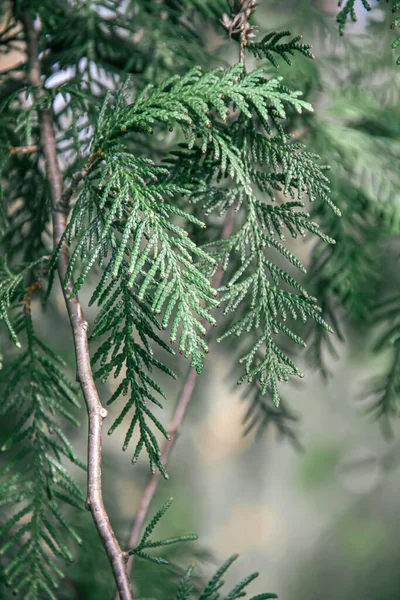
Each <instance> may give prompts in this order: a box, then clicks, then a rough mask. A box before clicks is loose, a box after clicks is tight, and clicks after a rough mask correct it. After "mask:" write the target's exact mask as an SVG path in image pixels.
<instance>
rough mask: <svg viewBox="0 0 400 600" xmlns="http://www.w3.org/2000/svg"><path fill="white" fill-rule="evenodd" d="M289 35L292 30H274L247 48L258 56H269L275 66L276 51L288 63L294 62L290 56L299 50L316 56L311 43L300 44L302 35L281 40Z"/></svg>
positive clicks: (307, 54) (310, 55)
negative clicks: (311, 49) (286, 40)
mask: <svg viewBox="0 0 400 600" xmlns="http://www.w3.org/2000/svg"><path fill="white" fill-rule="evenodd" d="M288 35H291V33H290V31H278V32H275V31H272V32H271V33H267V35H265V36H264V37H263V39H262V40H260V41H259V42H252V43H250V44H248V45H247V50H249V51H250V52H251V53H252V54H254V56H255V57H256V58H259V59H262V58H264V57H265V58H267V59H268V60H269V61H270V62H271V63H272V64H273V65H274V67H278V63H277V61H276V58H275V56H274V53H275V54H277V55H278V56H281V57H282V58H283V60H284V61H285V62H286V63H287V64H288V65H291V64H292V61H291V59H290V56H294V54H295V52H299V53H300V54H303V55H304V56H306V57H307V58H314V56H313V54H312V53H311V52H310V48H311V46H310V45H309V44H299V41H300V40H301V38H302V36H301V35H297V36H295V37H294V38H292V39H291V40H289V41H288V42H281V39H282V38H284V37H287V36H288Z"/></svg>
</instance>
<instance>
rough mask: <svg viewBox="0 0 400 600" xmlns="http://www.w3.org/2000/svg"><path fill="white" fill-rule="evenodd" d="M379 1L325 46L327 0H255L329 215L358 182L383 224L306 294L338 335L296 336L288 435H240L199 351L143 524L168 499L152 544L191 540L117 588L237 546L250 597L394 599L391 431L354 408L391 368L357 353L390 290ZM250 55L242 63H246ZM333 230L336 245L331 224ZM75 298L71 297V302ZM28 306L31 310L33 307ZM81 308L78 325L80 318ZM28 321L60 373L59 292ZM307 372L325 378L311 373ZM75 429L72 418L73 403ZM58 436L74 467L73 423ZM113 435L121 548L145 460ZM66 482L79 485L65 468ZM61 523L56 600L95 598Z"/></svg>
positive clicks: (101, 578) (173, 391)
mask: <svg viewBox="0 0 400 600" xmlns="http://www.w3.org/2000/svg"><path fill="white" fill-rule="evenodd" d="M359 4H361V2H360V3H359ZM381 4H382V6H380V7H378V6H377V5H374V10H373V11H372V12H371V13H367V12H365V11H364V10H363V9H362V7H361V6H360V7H359V11H358V14H359V19H358V21H357V23H355V24H349V25H348V26H347V27H346V36H345V37H344V38H340V37H339V35H338V28H337V24H336V21H335V15H336V13H337V11H338V8H337V2H336V1H335V0H318V1H317V0H316V1H315V2H314V1H312V0H297V1H290V0H288V1H285V2H284V3H283V2H279V1H277V0H260V7H259V10H258V13H257V23H258V25H259V27H260V34H261V35H262V34H263V33H267V32H268V31H271V30H286V29H287V30H290V31H291V33H292V34H294V35H296V34H302V35H303V38H304V42H305V43H310V44H312V46H313V53H314V54H315V56H316V60H315V61H313V62H310V61H307V60H306V59H305V58H303V57H295V58H294V59H293V63H294V65H293V66H292V67H289V66H288V65H285V64H284V63H283V61H282V60H279V65H280V66H279V69H278V74H279V75H282V76H283V77H284V81H287V82H288V85H289V84H290V86H291V87H292V88H295V89H300V90H303V92H304V95H305V97H306V99H307V100H309V101H311V102H312V104H313V105H314V107H315V113H314V114H313V115H311V116H307V117H306V118H297V117H293V123H292V125H293V131H296V132H300V133H299V136H300V137H301V138H302V140H301V141H304V142H305V143H306V144H307V145H308V146H309V147H310V149H311V150H312V151H316V152H318V153H319V154H321V155H322V159H323V161H324V162H326V163H328V164H330V165H331V167H332V169H331V172H332V177H331V180H332V188H333V196H334V199H335V201H338V203H339V206H340V207H341V208H342V207H343V206H345V205H346V203H348V205H349V206H350V204H351V202H352V201H353V196H352V194H353V193H355V192H354V190H356V192H357V193H359V191H360V190H362V193H363V194H364V195H365V197H367V198H368V202H369V204H368V207H369V208H371V206H373V205H374V203H375V204H376V213H375V214H376V215H378V217H379V219H381V220H384V219H390V222H391V227H390V228H388V230H387V232H386V231H385V232H383V230H382V231H380V230H379V227H378V226H377V223H379V222H380V221H379V220H375V221H373V222H372V224H371V226H370V227H369V229H367V230H366V231H364V230H363V231H361V233H360V231H359V230H357V231H355V230H352V231H351V232H350V233H349V238H348V240H347V242H346V243H348V245H349V244H350V242H351V244H352V247H351V251H349V252H351V253H352V254H351V256H352V257H353V258H354V257H357V256H358V253H360V256H361V255H362V256H365V250H366V246H367V245H368V252H369V254H368V257H369V258H368V262H369V265H368V266H370V265H371V264H372V263H373V264H374V276H372V277H364V274H363V272H362V265H361V266H360V265H358V264H356V266H353V264H352V269H354V270H353V271H349V273H346V275H345V277H344V280H345V282H344V283H343V288H340V286H339V284H338V286H339V287H336V288H333V287H332V285H331V283H330V282H329V281H328V282H325V284H326V288H325V287H324V285H325V284H324V281H323V280H321V279H318V281H317V284H316V288H317V289H316V295H318V296H319V297H321V296H322V301H323V302H325V300H326V302H328V301H331V300H329V298H328V288H329V293H330V299H332V298H334V310H335V314H336V315H337V319H338V321H339V323H340V331H341V332H342V333H343V338H344V339H343V340H342V341H340V340H339V339H338V336H337V335H335V336H333V337H332V344H333V346H334V350H335V352H336V356H334V355H333V353H332V351H331V350H330V349H329V347H328V346H327V344H326V341H325V340H324V339H318V334H316V333H315V332H311V333H310V348H309V351H306V352H303V353H301V354H300V355H299V357H298V359H297V360H298V361H299V364H300V365H302V370H303V372H305V374H306V377H305V379H304V380H302V381H301V382H300V383H297V384H296V385H290V387H288V389H287V391H286V394H285V397H286V399H287V405H288V410H290V411H291V413H293V416H294V418H293V420H289V421H287V422H286V423H285V432H286V433H289V435H279V427H276V426H275V425H274V423H273V422H271V423H268V426H267V427H264V428H261V429H260V430H259V431H258V432H257V428H253V429H252V430H251V431H250V432H249V433H248V434H247V435H246V436H244V435H243V432H244V426H243V420H244V419H245V415H246V412H247V409H248V401H246V399H243V397H242V394H243V391H245V390H243V389H242V388H239V387H237V386H236V385H235V380H236V379H235V373H234V372H233V368H232V364H233V363H234V359H235V358H236V353H235V348H233V347H232V345H226V346H224V345H223V344H221V345H219V346H218V347H216V343H215V342H214V343H213V344H212V350H211V357H210V358H209V359H208V361H207V363H206V367H205V369H204V373H203V375H202V376H201V377H200V378H198V381H197V386H196V389H195V395H194V398H193V401H192V402H191V405H190V407H189V412H188V415H187V418H186V421H185V423H184V427H183V429H182V433H181V436H180V438H179V440H178V442H177V444H176V447H175V448H174V451H173V454H172V459H171V460H170V464H169V468H168V472H169V475H170V479H169V481H163V480H160V482H159V487H158V490H157V493H156V496H155V499H154V502H153V504H152V506H151V511H150V514H154V513H155V512H156V510H158V508H160V506H161V505H162V503H163V502H164V501H166V500H167V499H168V498H170V497H173V498H174V503H173V505H172V507H171V509H170V510H169V512H168V516H167V518H165V519H163V520H162V521H161V523H160V524H159V526H158V528H157V530H156V532H155V535H156V537H157V538H158V539H162V538H163V537H165V536H167V537H168V536H175V535H179V534H185V533H197V534H199V541H198V542H195V543H189V544H185V545H183V546H182V547H180V548H178V549H177V550H175V551H174V550H172V551H167V552H164V553H163V554H162V555H163V556H164V555H165V556H166V557H167V558H168V559H170V561H171V564H170V565H169V566H157V565H152V564H148V563H146V562H144V561H142V560H140V559H137V561H136V568H135V577H134V583H135V586H136V588H137V590H138V595H139V596H143V597H146V598H149V599H150V598H154V599H156V598H157V599H158V600H162V599H164V598H171V597H173V591H174V590H175V589H176V581H177V579H178V578H179V577H180V575H181V574H182V572H183V571H184V570H185V568H186V567H187V566H188V565H189V564H190V563H191V562H192V561H193V560H196V561H197V562H198V567H197V568H196V577H197V578H198V579H199V580H203V578H205V577H207V576H208V575H210V573H211V572H213V571H214V570H215V568H216V567H217V566H218V565H219V564H220V563H221V562H222V561H223V560H224V559H225V558H227V557H228V556H229V555H230V554H232V553H234V552H238V553H239V554H240V560H239V561H237V562H236V563H235V564H234V566H233V568H232V569H231V571H230V572H229V573H228V575H227V580H228V581H229V582H232V583H233V582H236V581H238V579H240V578H241V577H242V576H244V575H246V574H248V573H250V572H253V571H259V572H260V577H259V578H258V579H257V580H256V582H255V583H254V584H253V585H252V588H251V591H252V592H253V594H256V593H261V592H262V591H271V592H276V593H277V594H278V595H279V597H280V598H282V599H284V600H317V599H318V600H320V599H321V598H323V599H324V600H331V599H332V600H333V599H335V600H336V599H337V598H351V600H361V599H363V600H365V598H368V599H369V600H395V599H398V598H400V574H399V573H400V572H399V569H398V564H399V561H400V546H399V543H398V540H399V536H400V509H399V502H398V498H399V493H400V437H399V434H400V427H399V425H398V424H397V423H396V421H394V423H393V426H392V436H391V437H388V436H387V435H386V436H384V435H383V433H384V431H383V430H382V428H381V427H380V426H379V424H378V423H377V422H376V420H375V419H374V418H373V416H372V415H371V414H365V413H366V408H368V402H367V400H368V399H367V393H366V390H367V389H368V383H369V381H370V380H371V378H373V377H374V376H375V375H379V374H382V373H385V372H386V370H387V368H388V365H390V363H391V360H392V355H391V352H390V350H389V351H388V352H383V353H382V352H381V353H379V354H376V353H375V352H374V342H375V340H376V338H377V335H378V334H379V327H378V328H376V327H374V322H373V319H372V320H371V318H370V313H369V310H368V307H369V306H370V303H373V302H376V300H379V299H380V298H381V297H385V295H387V294H390V292H394V291H396V289H398V285H399V283H400V273H399V271H400V269H399V268H398V263H397V256H398V254H399V243H398V242H399V240H398V236H396V234H395V232H396V227H397V225H396V223H398V216H397V210H398V208H397V206H400V195H399V190H400V185H399V182H398V179H397V175H396V173H397V172H398V158H399V154H400V151H399V137H398V133H399V132H400V119H399V116H400V114H399V102H398V100H399V95H400V85H399V84H400V68H399V67H397V69H396V66H395V57H394V56H393V53H391V51H390V39H391V35H392V34H391V32H390V28H389V22H390V14H389V11H388V10H386V6H384V3H383V2H381ZM383 8H384V9H385V10H382V9H383ZM202 35H203V36H204V41H205V44H206V45H207V47H208V49H209V52H210V53H212V54H213V55H214V56H215V59H213V61H214V62H215V64H218V63H219V62H221V60H222V61H226V62H227V63H233V62H234V61H235V60H236V57H235V56H234V54H233V52H234V50H235V48H234V47H233V46H232V44H231V43H228V41H227V39H226V38H225V37H224V34H223V32H222V31H221V32H220V33H218V32H216V30H215V28H213V27H211V26H210V28H209V29H207V28H205V29H204V32H202ZM10 60H15V57H14V58H13V57H12V56H7V57H3V56H1V57H0V61H1V62H0V68H5V66H6V61H10ZM256 62H257V61H255V60H254V59H250V60H249V63H248V68H250V67H251V66H252V64H254V65H255V64H256ZM268 68H270V69H271V73H272V72H273V71H274V68H273V67H272V66H271V67H268ZM366 121H368V127H369V129H366V126H365V122H366ZM354 123H363V127H361V126H360V127H358V126H357V127H356V126H355V125H354ZM353 125H354V126H353ZM385 128H386V129H385ZM389 130H390V134H389V133H388V131H389ZM366 131H367V132H368V135H367V133H366ZM385 140H386V142H385ZM396 159H397V162H396ZM358 206H362V205H361V204H357V207H358ZM387 207H389V208H387ZM386 209H387V210H386ZM358 210H359V209H358V208H357V211H358ZM360 210H361V209H360ZM388 215H389V216H388ZM363 216H364V215H361V218H363ZM367 216H368V215H367V214H366V215H365V219H367ZM322 221H323V219H322ZM393 223H394V225H393ZM328 225H329V223H328ZM339 234H340V236H342V237H345V236H346V231H340V232H339ZM334 237H335V235H334ZM339 241H340V240H338V247H339V246H340V244H339ZM290 243H291V244H292V248H291V249H292V250H293V251H294V252H295V254H296V255H298V256H299V257H300V258H301V259H302V260H303V261H304V262H305V263H306V264H307V263H309V264H311V263H312V260H313V258H312V252H313V249H314V242H313V241H309V240H307V239H306V240H303V239H301V240H299V241H293V242H290ZM347 247H348V246H346V248H347ZM363 253H364V254H363ZM341 260H342V263H340V262H338V263H336V267H335V269H336V272H334V273H332V278H334V277H336V276H337V275H339V274H343V273H344V271H345V270H346V268H347V267H348V266H349V267H350V259H348V257H347V258H346V257H344V258H343V257H342V259H341ZM340 265H341V266H340ZM346 277H347V279H348V281H347V280H346ZM346 281H347V283H346ZM329 286H330V287H329ZM346 286H347V287H346ZM352 286H353V288H352ZM348 289H350V292H349V293H347V292H348ZM325 296H326V297H325ZM89 297H90V290H87V292H86V297H85V295H84V294H83V295H82V298H81V299H82V302H83V305H85V303H86V301H87V299H88V298H89ZM361 305H362V306H364V305H365V307H366V309H365V310H361V309H360V306H361ZM35 310H36V311H38V312H40V311H41V308H40V305H39V304H37V305H36V306H35ZM86 312H87V317H88V319H89V322H90V321H92V320H93V318H94V316H95V313H93V312H92V313H91V312H90V310H89V311H88V309H86ZM39 327H40V330H41V333H42V335H43V337H45V338H48V339H52V346H53V348H54V350H55V351H57V352H58V353H59V354H61V355H62V356H63V357H64V358H65V359H66V360H67V361H68V363H69V364H71V365H73V360H74V359H73V355H72V340H71V336H70V332H69V329H68V326H67V323H66V321H65V315H64V304H63V300H62V298H61V294H58V299H57V301H56V302H55V303H54V304H53V307H52V308H51V309H49V310H48V311H47V312H46V314H43V318H42V319H41V320H40V325H39ZM55 328H56V330H57V335H58V337H57V339H56V340H54V335H53V333H54V329H55ZM163 358H164V359H165V357H163ZM302 363H303V364H302ZM321 364H322V365H323V367H324V369H323V370H324V372H326V373H327V372H329V375H328V376H327V377H323V376H322V374H321V368H320V367H321ZM171 366H172V367H173V368H174V370H175V371H176V372H177V373H178V376H179V378H180V379H178V381H179V380H180V381H182V380H183V378H184V377H185V375H186V373H187V369H188V365H187V363H186V362H183V361H180V360H179V358H174V360H171ZM110 385H111V384H106V385H105V386H100V391H101V394H102V395H103V397H104V398H106V397H108V396H109V395H110ZM163 385H164V389H165V390H166V391H167V392H168V394H167V397H168V401H167V402H166V403H165V404H166V406H165V409H164V411H163V415H162V422H163V423H164V424H165V423H168V420H169V414H170V413H171V412H172V409H173V406H174V402H175V398H177V397H178V395H179V392H180V387H179V384H172V383H171V381H169V380H166V381H165V382H163ZM242 387H243V386H242ZM115 410H118V407H116V408H115ZM112 412H113V410H111V413H112ZM111 416H112V415H111ZM80 419H81V421H82V425H83V426H85V425H86V423H85V416H84V411H83V410H82V414H81V415H80ZM287 427H288V428H289V429H288V430H287V429H286V428H287ZM281 433H282V430H281ZM68 434H69V436H70V439H72V441H73V442H74V443H75V447H76V449H77V451H78V453H79V454H80V456H81V457H82V458H83V457H84V455H85V434H84V429H82V430H81V431H79V430H78V431H75V430H71V431H69V432H68ZM124 435H125V430H124V428H123V427H121V428H119V429H118V430H117V431H116V433H115V434H114V435H113V436H112V437H108V436H105V439H104V495H105V503H106V506H107V508H108V510H109V512H110V515H111V520H112V523H113V524H114V527H115V529H116V531H117V533H118V536H119V539H120V540H121V542H126V541H127V540H128V538H129V530H130V527H131V525H132V521H133V516H134V514H135V511H136V508H137V506H138V503H139V500H140V497H141V494H142V492H143V489H144V487H145V485H146V482H147V481H148V477H149V472H148V463H147V460H146V458H145V457H144V456H143V459H142V461H140V462H139V464H138V465H136V466H132V465H131V463H130V456H128V455H125V454H122V452H121V446H122V443H123V439H124ZM76 475H77V477H80V478H81V479H82V474H81V473H77V474H76ZM82 486H84V480H83V479H82ZM74 520H75V525H76V527H77V528H78V530H80V533H81V535H82V537H83V538H84V539H85V540H86V542H85V544H84V545H83V547H82V548H79V549H75V550H74V552H75V556H76V560H75V562H74V564H73V565H72V567H71V568H70V569H69V570H68V579H67V582H66V588H65V589H64V590H61V591H60V598H64V597H65V598H76V599H80V598H87V599H92V598H93V599H94V598H96V599H103V598H111V597H112V589H113V584H112V581H111V579H110V574H109V568H108V565H107V562H106V559H105V557H104V552H103V549H102V547H101V546H100V544H99V541H98V539H97V533H96V532H95V531H94V529H93V526H92V522H91V518H90V515H89V514H86V513H82V515H78V516H76V515H74ZM195 581H196V579H195Z"/></svg>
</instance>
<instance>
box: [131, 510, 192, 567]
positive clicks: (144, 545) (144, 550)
mask: <svg viewBox="0 0 400 600" xmlns="http://www.w3.org/2000/svg"><path fill="white" fill-rule="evenodd" d="M172 501H173V499H172V498H170V499H169V500H168V501H167V502H166V503H165V504H164V505H163V506H162V507H161V508H160V510H159V511H157V513H156V514H155V515H154V517H153V518H152V519H151V521H150V523H149V524H148V525H147V527H146V528H145V530H144V532H143V535H142V538H141V540H140V542H139V543H138V545H137V546H135V548H132V549H131V550H129V551H128V555H129V556H132V555H133V554H134V555H135V556H139V557H140V558H144V559H145V560H149V561H151V562H155V563H157V564H158V565H168V564H169V562H168V560H166V559H165V558H161V557H159V556H154V555H153V554H150V553H149V552H148V551H149V550H152V549H155V548H163V547H165V546H171V545H172V544H179V543H181V542H193V541H196V540H197V539H198V536H197V535H181V536H178V537H173V538H167V539H165V540H159V541H156V540H150V539H149V538H150V536H151V534H152V533H153V530H154V528H155V527H156V525H157V524H158V522H159V521H160V520H161V519H162V518H163V516H164V515H165V513H166V512H167V510H168V509H169V508H170V506H171V504H172Z"/></svg>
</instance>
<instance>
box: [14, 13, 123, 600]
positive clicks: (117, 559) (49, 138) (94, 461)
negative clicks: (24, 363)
mask: <svg viewBox="0 0 400 600" xmlns="http://www.w3.org/2000/svg"><path fill="white" fill-rule="evenodd" d="M21 19H22V23H23V26H24V30H25V35H26V42H27V54H28V77H29V80H30V83H31V85H32V86H33V87H34V88H35V89H36V98H37V99H39V98H40V97H43V94H44V92H43V90H42V87H41V73H40V62H39V41H38V31H37V30H36V28H35V24H34V20H33V17H32V15H31V13H30V11H29V9H26V10H25V11H24V12H22V15H21ZM38 120H39V127H40V144H41V150H42V152H43V155H44V160H45V164H46V170H47V176H48V180H49V185H50V189H51V195H52V200H53V237H54V247H55V248H57V247H58V245H59V243H60V240H61V238H62V236H63V234H64V231H65V228H66V225H67V216H68V210H69V206H68V199H69V198H68V195H67V196H65V195H64V196H63V178H62V175H61V172H60V168H59V165H58V160H57V150H56V141H55V133H54V126H53V114H52V110H51V108H41V109H39V110H38ZM89 167H90V165H89ZM68 264H69V255H68V246H67V244H66V243H64V244H63V245H62V248H61V251H60V254H59V257H58V263H57V268H58V274H59V277H60V280H61V282H64V280H65V276H66V273H67V268H68ZM62 287H63V294H64V298H65V302H66V306H67V310H68V315H69V320H70V323H71V329H72V334H73V339H74V345H75V354H76V365H77V379H78V380H79V383H80V385H81V388H82V392H83V395H84V398H85V402H86V406H87V411H88V417H89V432H88V494H87V508H88V509H89V510H90V511H91V513H92V516H93V519H94V522H95V524H96V527H97V530H98V532H99V535H100V538H101V541H102V543H103V546H104V548H105V550H106V552H107V555H108V558H109V561H110V563H111V566H112V570H113V573H114V578H115V581H116V585H117V589H118V593H119V595H120V598H121V600H131V599H132V591H131V586H130V582H129V577H128V574H127V570H126V563H125V555H124V553H123V552H122V550H121V548H120V546H119V544H118V541H117V539H116V537H115V534H114V532H113V529H112V527H111V524H110V521H109V518H108V515H107V512H106V509H105V507H104V504H103V498H102V489H101V482H102V480H101V430H102V421H103V419H104V417H106V416H107V411H106V409H105V408H103V407H102V405H101V402H100V398H99V396H98V393H97V390H96V386H95V384H94V380H93V375H92V370H91V366H90V357H89V348H88V340H87V322H86V321H85V318H84V315H83V311H82V307H81V305H80V302H79V299H78V297H77V296H76V295H75V296H74V298H70V296H71V292H72V288H73V282H72V281H70V282H69V283H68V285H67V286H66V287H65V288H64V286H62Z"/></svg>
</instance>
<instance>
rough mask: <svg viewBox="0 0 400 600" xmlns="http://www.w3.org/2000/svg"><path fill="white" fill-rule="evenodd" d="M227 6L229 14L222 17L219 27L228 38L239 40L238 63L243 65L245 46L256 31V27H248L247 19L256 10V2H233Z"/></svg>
mask: <svg viewBox="0 0 400 600" xmlns="http://www.w3.org/2000/svg"><path fill="white" fill-rule="evenodd" d="M229 6H230V8H231V14H230V15H228V14H227V13H224V14H223V15H222V19H221V25H222V26H223V27H224V28H225V29H226V30H227V31H228V33H229V37H231V38H233V39H235V40H239V43H240V50H239V62H241V63H243V64H244V49H245V46H246V45H247V42H248V40H249V39H250V38H252V37H254V35H255V32H256V30H257V26H255V25H250V23H249V19H250V17H251V15H252V14H253V13H254V12H255V11H256V10H257V6H258V0H234V1H230V2H229Z"/></svg>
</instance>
